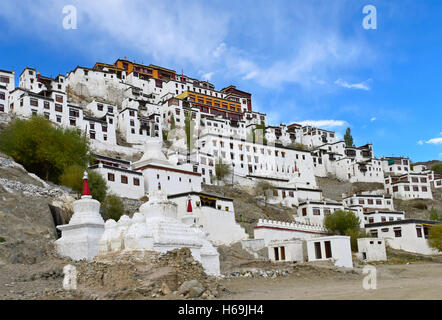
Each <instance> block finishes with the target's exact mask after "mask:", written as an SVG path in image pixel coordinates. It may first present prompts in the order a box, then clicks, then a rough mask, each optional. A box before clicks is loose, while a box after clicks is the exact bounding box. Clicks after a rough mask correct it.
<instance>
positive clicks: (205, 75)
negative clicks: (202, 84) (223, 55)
mask: <svg viewBox="0 0 442 320" xmlns="http://www.w3.org/2000/svg"><path fill="white" fill-rule="evenodd" d="M200 74H201V79H202V80H205V81H210V80H211V79H212V77H213V75H214V74H215V72H207V73H204V72H200Z"/></svg>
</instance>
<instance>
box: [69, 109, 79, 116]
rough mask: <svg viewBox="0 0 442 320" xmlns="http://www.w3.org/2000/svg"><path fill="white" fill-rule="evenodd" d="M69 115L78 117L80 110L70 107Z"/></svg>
mask: <svg viewBox="0 0 442 320" xmlns="http://www.w3.org/2000/svg"><path fill="white" fill-rule="evenodd" d="M69 116H70V117H75V118H78V117H80V111H78V110H76V109H72V108H70V109H69Z"/></svg>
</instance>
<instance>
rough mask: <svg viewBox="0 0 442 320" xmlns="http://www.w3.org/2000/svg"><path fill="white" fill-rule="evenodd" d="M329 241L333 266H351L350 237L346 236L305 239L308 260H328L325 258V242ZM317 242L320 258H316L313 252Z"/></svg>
mask: <svg viewBox="0 0 442 320" xmlns="http://www.w3.org/2000/svg"><path fill="white" fill-rule="evenodd" d="M326 241H330V244H331V254H332V258H331V259H333V261H334V264H335V266H337V267H345V268H353V260H352V255H351V246H350V237H347V236H331V237H320V238H315V239H307V240H306V243H307V256H308V261H320V260H329V259H330V258H326V251H325V244H324V243H325V242H326ZM316 242H319V243H320V246H321V258H320V259H317V258H316V254H315V243H316Z"/></svg>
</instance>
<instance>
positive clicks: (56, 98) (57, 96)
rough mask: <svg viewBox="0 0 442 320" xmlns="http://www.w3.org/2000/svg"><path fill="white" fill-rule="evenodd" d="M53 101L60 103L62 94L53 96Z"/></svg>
mask: <svg viewBox="0 0 442 320" xmlns="http://www.w3.org/2000/svg"><path fill="white" fill-rule="evenodd" d="M55 101H57V102H60V103H62V102H63V96H59V95H58V94H57V95H56V96H55Z"/></svg>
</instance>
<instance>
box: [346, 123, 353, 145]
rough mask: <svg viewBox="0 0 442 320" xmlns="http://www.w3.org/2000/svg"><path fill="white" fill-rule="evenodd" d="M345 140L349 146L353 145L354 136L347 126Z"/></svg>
mask: <svg viewBox="0 0 442 320" xmlns="http://www.w3.org/2000/svg"><path fill="white" fill-rule="evenodd" d="M344 141H345V145H346V146H347V147H353V137H352V135H351V130H350V128H347V131H345V136H344Z"/></svg>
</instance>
